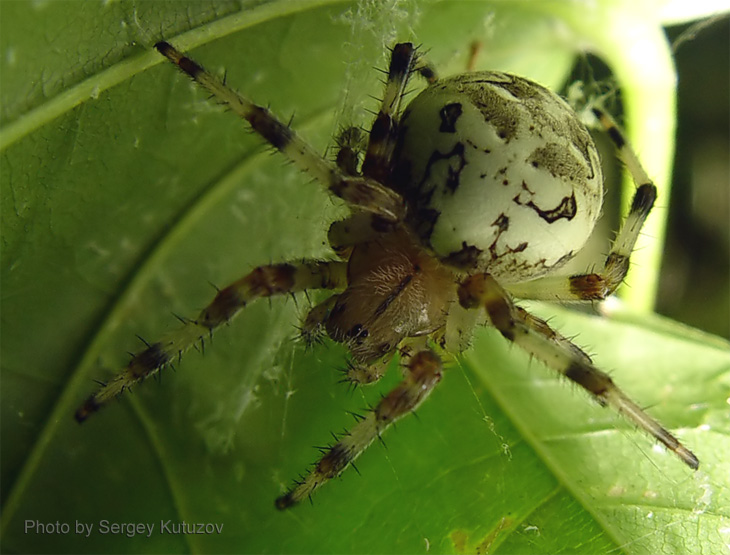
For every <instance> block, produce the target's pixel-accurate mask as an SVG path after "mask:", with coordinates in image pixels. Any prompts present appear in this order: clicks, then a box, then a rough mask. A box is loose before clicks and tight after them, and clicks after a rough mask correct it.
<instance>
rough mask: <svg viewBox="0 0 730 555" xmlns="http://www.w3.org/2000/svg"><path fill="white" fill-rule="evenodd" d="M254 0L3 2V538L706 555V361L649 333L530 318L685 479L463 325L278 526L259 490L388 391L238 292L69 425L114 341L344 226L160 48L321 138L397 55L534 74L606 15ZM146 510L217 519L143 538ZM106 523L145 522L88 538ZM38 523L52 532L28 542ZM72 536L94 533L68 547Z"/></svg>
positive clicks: (669, 334) (719, 347)
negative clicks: (170, 366)
mask: <svg viewBox="0 0 730 555" xmlns="http://www.w3.org/2000/svg"><path fill="white" fill-rule="evenodd" d="M250 4H251V6H250V7H248V8H241V7H240V5H239V4H238V3H227V2H218V3H211V2H201V3H195V2H185V3H182V2H169V3H161V2H149V3H147V2H133V3H132V2H129V3H128V2H118V3H114V2H111V3H106V4H96V3H76V2H68V3H66V2H50V3H27V4H26V3H17V2H16V3H3V5H2V6H1V7H0V9H2V18H0V31H2V32H0V40H2V49H3V53H2V56H1V57H0V58H1V63H2V64H3V66H2V77H3V90H2V113H1V116H2V129H1V130H0V145H1V146H2V159H1V163H2V176H1V179H0V184H1V186H2V199H3V202H2V226H3V228H2V239H3V245H2V246H3V248H2V293H3V311H2V324H3V330H2V331H3V333H2V338H1V340H2V374H1V379H2V451H1V453H0V456H1V457H2V461H1V462H2V484H1V485H2V548H3V550H4V551H17V552H176V551H196V552H421V551H432V552H447V551H460V552H474V551H480V552H503V553H509V552H520V553H526V552H527V553H544V552H557V551H563V552H613V551H626V552H647V553H649V552H650V553H657V552H667V553H669V552H677V553H679V552H689V551H700V550H702V551H705V552H719V551H720V550H721V549H722V546H723V545H724V544H727V543H728V537H727V536H728V530H729V529H730V522H728V513H729V510H728V506H729V505H730V499H729V497H730V492H729V488H728V479H727V476H728V475H730V467H729V466H728V461H729V460H730V445H729V442H728V438H727V435H728V418H727V410H728V409H727V397H728V393H727V392H728V389H729V388H730V374H729V369H730V356H729V355H728V348H727V345H726V344H724V343H721V342H719V341H715V340H713V339H711V338H708V337H706V336H703V335H701V334H699V333H694V332H688V331H687V330H685V329H683V328H681V327H679V326H678V325H676V324H672V323H665V322H663V321H657V320H656V319H654V318H653V317H649V316H640V317H636V318H635V319H634V320H630V319H628V317H626V318H623V317H621V318H619V317H614V318H613V319H611V320H605V319H599V318H595V317H592V316H583V315H579V314H574V313H569V312H566V311H555V310H553V309H552V308H550V307H537V310H539V311H540V313H541V314H542V315H543V316H546V315H552V314H555V313H557V314H558V317H556V320H555V322H556V324H557V325H558V326H559V327H560V329H562V330H563V331H564V332H565V333H566V334H569V335H570V334H580V337H579V342H580V344H581V345H590V346H591V348H592V350H593V351H595V358H596V361H597V362H598V363H599V365H600V366H602V367H604V368H607V369H610V370H612V371H614V374H613V375H614V378H615V380H616V381H617V382H618V383H619V384H621V385H622V386H623V387H624V388H625V389H626V390H627V391H628V392H629V393H630V394H631V395H633V396H634V397H635V398H636V399H637V400H638V401H639V402H640V403H642V404H647V405H650V406H651V412H652V414H654V415H656V416H657V417H658V418H660V419H661V420H662V421H663V422H664V423H665V424H666V425H667V426H669V427H670V428H672V429H674V430H678V433H679V434H680V435H681V436H682V438H683V439H684V440H685V441H686V442H687V444H688V445H689V446H691V448H693V449H694V450H695V451H696V453H697V454H698V456H699V457H700V459H701V462H702V466H701V470H700V471H699V472H697V473H691V472H690V471H689V470H687V469H686V468H684V467H683V466H682V465H681V463H679V462H678V461H676V460H674V459H673V458H672V456H671V455H668V454H666V453H664V452H662V451H656V450H652V449H651V442H650V440H648V439H647V438H645V437H644V436H642V435H639V434H638V433H636V432H634V431H633V430H632V429H631V428H630V426H628V425H627V424H626V423H625V422H624V421H622V420H621V419H620V418H619V417H618V416H615V415H613V414H612V413H610V412H608V411H606V410H603V409H600V408H598V407H596V406H594V405H593V404H592V403H590V402H589V401H588V400H587V398H586V396H585V395H584V394H582V393H580V392H577V391H574V390H573V389H572V388H570V387H568V386H566V384H565V383H563V382H561V381H559V380H556V379H554V378H553V377H552V376H550V374H549V373H548V372H547V371H546V370H544V369H543V368H542V367H540V366H539V365H537V364H533V365H530V364H529V361H527V360H526V358H525V357H524V356H522V354H521V353H519V352H516V351H515V350H512V349H510V348H509V346H508V345H506V344H505V343H504V341H503V340H502V338H501V337H499V336H498V334H496V333H494V332H493V331H489V330H485V331H484V332H482V333H481V334H479V337H478V339H477V341H476V343H475V346H474V348H473V349H472V350H471V351H469V352H468V353H467V355H466V357H465V358H464V360H463V361H462V362H461V363H459V362H454V364H453V365H452V366H451V367H450V369H449V371H448V373H447V374H446V377H445V379H444V383H443V384H442V386H441V387H440V388H439V389H438V390H437V391H436V392H434V394H433V399H432V400H430V401H429V402H428V403H426V404H425V405H424V407H423V408H422V409H421V410H419V418H418V419H416V418H408V419H405V420H404V421H403V422H402V423H401V424H399V425H398V426H397V429H396V430H394V431H392V432H390V433H389V434H388V435H387V436H386V438H385V439H386V441H387V446H388V447H387V449H384V448H383V447H381V446H377V445H376V446H374V447H372V448H371V449H370V450H369V451H368V452H366V453H365V454H364V455H363V457H362V459H361V460H360V461H359V463H358V468H359V469H360V471H361V473H362V476H358V475H357V473H356V472H354V471H352V470H350V471H348V472H346V473H345V474H344V475H343V477H342V478H341V479H340V480H336V481H334V482H333V483H332V484H329V485H328V486H327V487H325V488H323V489H322V491H321V492H318V494H317V495H316V497H315V499H314V504H313V505H312V506H307V505H303V506H301V507H297V508H295V509H293V510H292V511H289V512H286V513H279V512H277V511H276V510H275V509H274V506H273V500H274V498H275V497H276V496H277V495H278V494H279V493H280V492H281V491H282V488H283V487H285V486H287V485H289V484H290V483H291V480H292V479H293V478H294V477H295V476H296V475H297V474H298V473H300V472H301V471H302V470H304V468H305V467H306V465H307V464H308V463H310V462H312V461H313V460H314V458H315V457H316V451H315V450H313V449H312V448H311V446H312V445H316V444H323V443H326V442H327V441H328V438H329V432H330V431H331V430H333V431H339V430H341V429H342V428H343V427H346V426H349V425H350V424H351V422H352V419H351V417H349V416H348V415H347V414H346V411H347V410H354V411H357V410H360V409H362V408H363V407H364V406H366V405H367V404H368V402H372V401H373V400H374V399H376V398H377V396H378V395H379V393H380V392H383V391H387V389H388V387H390V386H392V384H393V383H394V381H395V380H397V376H390V377H388V378H386V380H384V383H382V384H379V385H378V386H376V387H375V388H374V389H370V390H363V391H359V390H358V391H357V392H355V393H354V394H349V395H348V394H347V392H346V391H345V389H344V388H343V387H341V386H338V385H337V384H336V383H335V382H336V381H337V379H338V374H337V372H336V369H337V368H338V367H340V366H341V365H342V364H343V353H342V351H341V349H339V348H337V347H336V346H332V345H329V346H326V347H323V348H317V349H314V350H311V351H307V352H305V351H304V350H303V349H302V348H301V347H300V346H299V345H298V344H296V343H295V342H294V341H292V340H291V339H292V337H294V335H295V329H294V325H295V324H296V322H297V314H298V313H299V312H301V311H303V310H304V309H305V308H306V307H307V306H308V304H309V303H308V301H307V299H305V298H304V297H301V298H298V299H297V302H296V303H295V302H292V301H291V300H284V299H277V300H273V301H272V302H271V303H270V304H268V305H267V303H265V302H261V303H257V304H254V305H253V306H251V307H249V308H247V310H246V311H245V313H244V314H243V315H242V316H241V317H239V318H238V319H237V320H236V321H235V322H234V323H233V324H232V325H231V326H229V327H227V328H226V329H224V330H222V331H220V332H219V333H217V334H216V337H215V339H214V341H213V345H212V348H209V349H206V353H205V356H204V357H201V356H200V355H198V354H196V353H192V354H190V355H188V356H187V357H186V358H185V360H184V362H183V363H182V364H181V365H180V368H179V371H178V372H176V373H175V374H174V375H172V373H169V372H166V373H165V374H164V375H163V377H162V383H161V384H155V383H148V384H145V385H144V386H142V387H140V388H138V389H137V390H136V391H135V393H134V395H127V396H126V398H123V399H122V400H121V402H120V403H118V404H115V405H113V406H111V407H110V408H108V409H105V410H104V411H103V412H102V413H100V414H99V415H98V416H95V417H94V418H93V419H91V420H90V421H89V422H88V423H87V424H85V425H84V426H82V427H80V426H78V425H77V424H76V423H75V422H74V421H73V419H72V414H73V411H74V409H75V407H76V406H77V405H78V404H79V403H80V402H81V401H82V400H83V399H84V398H85V397H86V395H88V393H90V391H91V390H92V389H93V383H92V382H91V379H104V378H106V377H107V376H108V375H109V374H111V373H112V372H113V371H115V370H116V369H118V368H119V367H120V366H121V365H123V364H124V362H125V355H124V352H125V351H128V350H129V351H134V350H137V349H138V348H139V342H138V341H137V340H136V339H134V334H135V333H137V334H140V335H142V336H144V337H150V338H154V337H156V336H158V335H159V334H161V333H162V332H163V331H165V330H167V329H170V328H171V327H173V326H174V325H175V320H174V318H173V317H172V316H171V314H170V313H171V312H175V313H179V314H186V315H192V314H195V312H196V310H197V309H199V308H200V307H201V306H203V305H204V304H205V303H206V302H208V300H209V299H210V298H211V296H212V293H213V290H212V288H210V287H208V285H207V283H206V282H208V281H210V282H214V283H217V284H225V283H226V282H228V281H231V280H233V279H235V278H237V277H238V276H240V275H242V274H243V273H245V272H246V271H248V270H250V269H251V268H252V267H254V266H256V265H258V264H262V263H266V262H269V261H270V260H276V261H278V260H287V259H292V258H301V257H315V256H327V255H328V249H327V248H326V245H325V237H326V235H325V233H326V229H327V227H328V222H330V221H331V220H332V219H333V218H335V217H337V215H338V214H341V213H343V212H342V211H343V208H342V206H341V205H340V204H339V203H337V202H333V201H332V200H330V198H329V197H328V196H327V195H326V194H325V193H324V192H323V191H322V190H321V187H319V186H318V185H316V184H312V183H309V182H308V179H307V178H306V176H303V175H301V174H298V173H297V172H295V171H294V170H292V168H290V167H288V166H285V165H284V164H282V163H281V160H280V159H279V158H278V157H273V156H269V155H268V153H267V152H265V151H264V150H263V149H262V148H261V147H260V146H258V145H259V142H258V141H257V140H256V139H255V137H251V136H249V135H248V133H247V131H246V129H245V127H244V126H243V125H241V124H240V122H239V121H237V120H236V118H235V117H233V116H231V115H230V114H227V113H225V112H223V111H221V110H220V109H219V108H217V107H215V106H214V105H212V104H211V103H209V102H207V101H206V100H205V95H204V94H202V93H201V92H200V91H198V90H197V89H195V87H194V86H193V85H192V84H191V83H189V82H188V81H187V80H186V79H185V78H184V77H183V76H181V75H180V74H179V73H178V72H176V71H174V69H173V68H172V67H170V66H169V64H166V63H164V61H163V60H161V59H160V56H158V55H157V54H156V53H155V52H154V51H152V50H151V48H150V46H151V44H152V43H154V42H155V41H156V40H159V39H160V38H162V37H164V38H166V39H167V40H170V41H171V42H173V43H174V44H176V45H177V46H178V47H180V48H184V49H188V50H190V51H191V53H192V55H193V56H194V57H195V58H196V59H198V60H199V61H200V62H202V63H204V64H205V65H206V66H207V67H208V68H209V69H211V70H213V71H219V70H221V68H223V67H226V68H227V69H228V70H229V75H228V80H229V82H231V83H232V84H234V85H235V86H237V87H239V88H240V89H242V90H245V92H246V94H248V95H250V96H251V97H252V98H254V99H256V100H258V101H260V102H263V103H270V105H271V107H272V109H273V110H274V111H275V112H277V113H279V114H284V115H286V114H290V113H292V112H294V111H295V110H296V115H297V117H296V120H295V126H296V127H297V128H298V129H299V130H301V132H302V133H303V134H304V135H305V136H306V137H307V138H308V139H310V140H312V141H313V143H314V144H315V145H317V147H318V148H321V149H324V147H325V145H326V144H327V142H328V141H329V138H330V137H331V136H332V134H333V132H334V131H335V129H336V126H337V125H338V124H343V123H352V122H358V123H360V122H366V121H367V119H366V118H364V117H363V116H362V114H361V113H360V112H359V108H361V107H362V106H365V107H369V108H372V107H373V103H372V101H371V100H369V99H368V94H373V95H377V94H378V90H379V84H378V83H377V79H376V78H375V74H374V72H373V71H372V70H371V67H372V66H381V67H382V66H383V64H384V63H385V53H384V45H387V44H392V42H393V41H394V40H396V39H398V38H401V39H404V38H408V39H415V40H416V41H417V42H420V43H422V44H423V45H424V46H427V47H428V48H430V52H429V57H430V58H431V59H432V60H433V61H434V62H436V64H437V65H438V66H439V67H440V68H445V69H444V70H443V71H444V73H449V71H458V70H459V69H460V68H463V67H464V65H465V63H466V62H465V60H466V57H467V55H468V46H469V44H470V43H471V42H472V41H473V40H475V39H478V40H481V41H482V42H483V44H484V49H483V50H484V54H483V55H482V57H481V58H480V64H482V65H484V66H485V67H493V68H500V69H509V70H512V71H516V72H518V73H521V74H524V75H528V76H531V77H533V78H536V79H539V80H540V81H542V82H544V83H546V84H549V85H552V86H559V85H560V84H561V82H562V80H563V79H564V78H565V75H566V73H567V71H568V70H569V68H570V65H571V63H572V59H573V55H574V53H575V51H576V49H577V45H578V44H579V43H580V44H581V45H584V46H586V45H587V46H591V43H590V41H588V42H586V41H587V39H586V37H590V36H591V33H592V32H594V31H595V36H597V37H598V36H600V37H602V41H599V40H598V39H596V45H594V46H595V47H596V48H597V49H600V45H598V43H601V44H603V45H605V44H609V43H610V41H609V40H608V39H607V38H606V37H610V36H612V31H611V28H610V27H608V28H607V27H606V26H605V25H603V24H602V22H603V21H604V20H605V18H604V19H602V18H599V17H597V15H596V13H593V14H592V15H593V17H592V18H591V17H586V18H585V20H584V21H582V23H583V26H582V27H581V18H580V14H579V13H577V12H575V11H572V12H570V13H564V12H566V10H565V9H564V4H561V3H552V2H544V3H537V2H493V3H487V2H484V3H476V2H469V3H454V2H449V3H446V2H443V3H427V4H419V3H415V2H391V3H388V4H384V3H382V2H361V3H358V4H353V3H349V2H337V1H334V0H332V1H320V2H283V1H278V2H269V3H250ZM611 4H612V3H611V2H605V3H603V4H601V3H598V4H597V5H598V6H599V7H600V9H602V10H603V9H604V8H605V9H606V10H607V11H606V13H608V12H610V9H608V8H610V6H611ZM620 4H621V5H623V6H624V7H625V3H620ZM383 6H385V8H383ZM607 7H608V8H607ZM386 8H387V9H386ZM558 8H560V9H558ZM596 9H598V8H596ZM577 22H578V23H577ZM599 23H600V25H599ZM616 33H618V31H614V35H613V36H615V35H616ZM579 38H580V40H578V39H579ZM637 87H638V86H637V85H636V84H634V89H636V88H637ZM368 117H369V116H368ZM297 303H298V305H299V306H297ZM622 318H623V319H622ZM208 347H211V345H208ZM168 520H169V521H171V522H173V523H178V522H180V521H185V522H187V523H218V524H223V531H222V533H220V534H217V533H215V534H209V535H197V534H191V535H181V534H165V533H161V529H160V523H161V522H165V521H168ZM102 521H109V522H110V523H147V524H152V525H154V527H155V531H154V533H153V534H151V536H150V537H147V536H146V534H136V535H132V534H131V533H130V534H124V533H122V534H119V533H111V532H109V533H101V532H102V530H100V525H101V523H102ZM56 522H58V523H59V524H62V523H67V524H68V525H69V526H70V530H69V532H68V533H57V532H54V531H53V530H51V529H46V530H45V533H41V532H40V530H39V524H44V525H48V524H55V523H56ZM77 522H78V523H85V524H93V525H94V531H93V532H92V533H91V535H90V536H89V537H85V535H84V534H77V533H75V532H76V530H75V526H76V523H77ZM26 527H28V529H26Z"/></svg>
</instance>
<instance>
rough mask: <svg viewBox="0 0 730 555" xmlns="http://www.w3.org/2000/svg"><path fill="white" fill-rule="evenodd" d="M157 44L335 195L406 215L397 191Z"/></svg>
mask: <svg viewBox="0 0 730 555" xmlns="http://www.w3.org/2000/svg"><path fill="white" fill-rule="evenodd" d="M155 48H156V49H157V50H158V51H159V52H160V53H161V54H162V55H164V56H165V57H166V58H168V59H169V60H170V61H171V62H172V63H174V64H175V65H177V66H178V67H179V68H180V69H181V70H182V71H183V72H185V73H186V74H187V75H188V76H190V77H191V78H192V79H193V80H194V81H195V82H196V83H198V84H199V85H200V86H201V87H203V88H204V89H206V90H207V91H209V92H210V93H211V94H212V95H213V96H214V97H215V98H216V99H217V100H218V101H219V102H221V103H222V104H224V105H225V106H227V107H228V108H230V109H231V110H232V111H233V112H234V113H236V114H237V115H239V116H240V117H242V118H243V119H245V120H246V121H248V123H249V124H250V125H251V128H252V129H253V130H254V131H256V133H258V134H259V135H260V136H261V137H263V138H264V139H265V140H266V141H267V142H268V143H269V144H271V145H272V146H273V147H274V148H276V149H277V150H279V151H280V152H281V153H282V154H283V155H284V156H286V157H287V158H289V160H291V161H292V162H293V163H294V164H295V165H296V166H298V167H299V168H300V169H302V170H304V171H306V172H308V173H309V174H310V175H312V176H313V177H314V178H315V179H317V180H318V181H319V182H320V183H322V184H324V185H326V186H327V187H328V188H329V190H330V191H331V192H332V193H333V194H334V195H336V196H338V197H340V198H342V199H343V200H345V201H346V202H348V203H350V204H351V205H353V206H355V207H358V208H360V209H362V210H367V211H369V212H373V213H375V214H378V215H379V216H381V217H382V218H384V219H385V220H387V221H391V222H397V221H400V220H401V219H403V216H404V213H405V203H404V202H403V199H402V198H401V196H400V195H398V194H397V193H396V192H394V191H392V190H391V189H389V188H387V187H384V186H382V185H381V184H380V183H377V182H376V181H375V180H373V179H368V178H364V177H360V176H350V175H347V174H346V173H344V172H343V171H342V170H341V169H340V168H339V167H338V166H337V165H336V164H334V163H332V162H330V161H329V160H327V159H325V158H324V157H322V156H320V155H319V154H318V153H317V152H316V151H315V150H314V148H312V147H311V146H310V145H309V144H308V143H306V142H305V141H304V140H302V139H301V138H300V137H299V136H298V135H297V134H296V133H295V132H294V131H293V130H292V129H291V128H290V127H289V126H288V125H286V124H284V123H282V122H281V121H279V120H278V119H277V118H276V117H275V116H274V115H273V114H272V113H271V112H270V111H269V110H267V109H266V108H264V107H262V106H258V105H256V104H254V103H253V102H251V101H250V100H248V99H247V98H246V97H244V96H242V95H241V94H239V93H237V92H236V91H234V90H233V89H231V88H230V87H229V86H228V85H226V84H225V83H224V82H223V81H221V80H220V79H218V78H217V77H216V76H214V75H213V74H211V73H208V72H207V71H205V70H204V69H203V68H202V67H201V66H200V65H198V64H197V63H196V62H194V61H193V60H191V59H190V58H188V57H187V56H185V55H184V54H182V53H181V52H180V51H178V50H177V49H175V48H174V47H173V46H172V45H170V44H169V43H167V42H164V41H163V42H158V43H157V44H156V45H155Z"/></svg>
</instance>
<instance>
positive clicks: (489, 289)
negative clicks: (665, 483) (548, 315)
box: [459, 274, 699, 470]
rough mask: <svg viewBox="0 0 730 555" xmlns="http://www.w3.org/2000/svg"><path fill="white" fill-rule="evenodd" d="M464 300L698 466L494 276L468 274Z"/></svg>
mask: <svg viewBox="0 0 730 555" xmlns="http://www.w3.org/2000/svg"><path fill="white" fill-rule="evenodd" d="M459 302H460V303H461V305H462V306H463V307H465V308H479V307H484V308H485V309H486V311H487V314H488V316H489V319H490V321H491V323H492V325H493V326H494V327H496V328H497V329H498V330H499V332H500V333H501V334H502V335H503V336H504V337H505V338H506V339H508V340H510V341H512V342H513V343H516V344H517V345H519V346H520V347H522V348H523V349H524V350H525V351H527V352H528V353H530V354H531V355H532V356H534V357H535V358H536V359H538V360H541V361H542V362H543V363H544V364H545V365H546V366H548V367H550V368H552V369H553V370H556V371H557V372H559V373H560V374H562V375H564V376H565V377H566V378H568V379H570V380H572V381H573V382H575V383H577V384H578V385H580V386H581V387H582V388H584V389H585V390H586V391H588V392H589V393H591V394H592V395H593V396H594V397H595V399H596V400H597V401H598V403H599V404H600V405H602V406H606V405H610V406H612V407H613V408H614V409H616V410H617V411H618V412H619V413H621V414H623V415H624V416H626V418H628V419H629V420H630V421H631V422H633V423H634V424H635V425H636V426H638V427H639V428H641V429H642V430H644V431H645V432H647V433H648V434H650V435H652V436H653V437H654V438H656V439H657V440H658V441H659V442H661V443H663V444H664V445H665V446H666V448H667V449H669V450H670V451H672V452H673V453H674V454H675V455H677V456H678V457H679V458H680V459H681V460H682V461H683V462H684V463H685V464H686V465H687V466H689V467H690V468H692V469H694V470H696V469H697V468H698V466H699V461H698V459H697V457H696V456H695V455H694V453H692V452H691V451H690V450H689V449H687V448H686V447H685V446H684V445H682V444H681V443H680V441H679V440H678V439H677V438H676V437H674V436H673V435H672V434H671V433H669V432H668V431H667V430H666V429H664V428H663V427H662V426H661V425H660V424H659V423H658V422H657V421H656V420H654V419H653V418H651V417H650V416H649V415H648V414H646V413H645V412H644V411H643V410H642V409H641V408H640V407H639V406H638V405H637V404H636V403H634V402H633V401H632V400H631V399H629V398H628V397H627V396H626V394H625V393H624V392H623V391H621V390H620V389H619V388H618V387H617V386H616V384H614V382H613V380H612V379H611V377H610V376H609V375H608V374H606V373H605V372H603V371H601V370H599V369H598V368H596V367H595V366H594V365H593V362H592V361H591V359H590V358H589V357H588V355H586V354H585V353H584V352H583V351H581V350H580V349H579V348H578V347H576V346H575V345H573V344H572V343H571V342H570V341H569V340H568V339H567V338H565V337H563V336H561V335H560V334H558V333H557V332H555V331H554V330H553V329H552V328H550V326H548V325H547V323H545V322H544V321H542V320H540V319H539V318H536V317H535V316H532V315H531V314H529V313H528V312H527V311H525V310H523V309H521V308H519V307H517V306H515V305H514V303H513V302H512V300H511V299H510V296H509V294H508V293H507V292H506V291H505V290H504V289H502V287H501V286H500V285H499V284H498V283H497V281H496V280H495V279H494V278H493V277H491V276H490V275H489V274H475V275H472V276H470V277H468V278H467V279H466V280H465V281H464V282H463V283H462V284H461V286H460V287H459Z"/></svg>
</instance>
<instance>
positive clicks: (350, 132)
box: [335, 126, 365, 175]
mask: <svg viewBox="0 0 730 555" xmlns="http://www.w3.org/2000/svg"><path fill="white" fill-rule="evenodd" d="M364 150H365V137H364V134H363V131H362V129H361V128H359V127H355V126H350V127H345V128H344V129H342V130H341V131H340V133H339V135H338V136H337V157H336V158H335V163H336V164H337V167H338V168H340V170H341V171H342V172H343V173H345V174H346V175H360V172H359V170H358V167H359V166H360V155H361V154H362V153H363V151H364Z"/></svg>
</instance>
